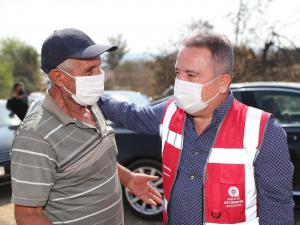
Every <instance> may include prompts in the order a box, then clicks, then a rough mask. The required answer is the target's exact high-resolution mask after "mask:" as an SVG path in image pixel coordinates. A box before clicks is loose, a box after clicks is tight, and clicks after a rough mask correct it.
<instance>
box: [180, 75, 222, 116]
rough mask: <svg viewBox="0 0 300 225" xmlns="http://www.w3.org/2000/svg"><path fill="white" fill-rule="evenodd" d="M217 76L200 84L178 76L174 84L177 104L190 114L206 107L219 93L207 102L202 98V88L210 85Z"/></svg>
mask: <svg viewBox="0 0 300 225" xmlns="http://www.w3.org/2000/svg"><path fill="white" fill-rule="evenodd" d="M217 78H218V77H216V78H215V79H213V80H211V81H209V82H207V83H206V84H199V83H194V82H189V81H184V80H180V79H178V78H176V79H175V86H174V97H175V102H176V104H177V106H178V107H179V108H181V109H183V110H184V111H185V112H187V113H189V114H193V113H196V112H198V111H200V110H202V109H205V108H206V107H207V105H208V103H209V102H210V101H211V100H213V99H214V98H215V97H217V96H218V94H219V93H217V94H216V95H215V96H214V97H212V98H211V99H209V100H208V101H206V102H205V101H203V100H202V89H203V87H204V86H206V85H208V84H209V83H211V82H212V81H214V80H216V79H217Z"/></svg>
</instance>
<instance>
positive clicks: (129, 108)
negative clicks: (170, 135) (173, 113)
mask: <svg viewBox="0 0 300 225" xmlns="http://www.w3.org/2000/svg"><path fill="white" fill-rule="evenodd" d="M98 105H99V107H100V108H101V111H102V113H103V115H104V116H105V118H106V119H109V120H111V121H113V122H114V123H117V124H122V125H123V126H124V127H125V128H127V129H129V130H132V131H135V132H139V133H148V134H153V135H158V134H159V124H160V121H161V117H162V114H163V105H157V106H154V107H152V106H145V107H137V106H136V105H135V104H128V103H126V102H119V101H116V100H115V99H112V98H108V97H101V99H99V101H98Z"/></svg>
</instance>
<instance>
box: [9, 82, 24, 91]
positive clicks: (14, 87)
mask: <svg viewBox="0 0 300 225" xmlns="http://www.w3.org/2000/svg"><path fill="white" fill-rule="evenodd" d="M20 86H21V87H24V83H23V82H16V83H15V84H14V85H13V87H12V90H13V91H15V90H16V89H17V87H20Z"/></svg>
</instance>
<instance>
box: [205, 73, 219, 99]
mask: <svg viewBox="0 0 300 225" xmlns="http://www.w3.org/2000/svg"><path fill="white" fill-rule="evenodd" d="M221 75H223V74H221ZM221 75H219V76H217V77H216V78H214V79H212V80H211V81H208V82H207V83H206V84H204V85H203V86H202V87H204V86H206V85H208V84H210V83H211V82H213V81H215V80H216V79H218V78H219V77H220V76H221ZM218 95H219V92H217V94H215V95H214V96H213V97H212V98H211V99H209V100H208V101H206V102H205V103H206V104H208V103H210V102H211V101H212V100H214V99H215V98H216V97H217V96H218Z"/></svg>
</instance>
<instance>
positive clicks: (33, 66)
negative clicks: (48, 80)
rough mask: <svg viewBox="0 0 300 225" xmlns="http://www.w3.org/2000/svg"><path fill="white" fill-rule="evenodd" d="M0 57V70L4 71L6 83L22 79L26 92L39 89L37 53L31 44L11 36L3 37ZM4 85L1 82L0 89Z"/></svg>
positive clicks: (0, 44)
mask: <svg viewBox="0 0 300 225" xmlns="http://www.w3.org/2000/svg"><path fill="white" fill-rule="evenodd" d="M0 59H1V64H0V67H1V68H0V71H1V73H3V74H4V73H5V74H6V75H5V77H6V80H9V82H6V85H11V84H12V83H13V82H18V81H22V82H24V84H25V86H26V89H27V91H28V92H32V91H36V90H39V89H40V86H41V76H40V72H39V55H38V53H37V51H36V50H35V49H34V48H33V47H32V46H29V45H27V44H25V43H24V42H22V41H19V40H17V39H13V38H7V39H3V40H1V42H0ZM3 71H5V72H3ZM0 76H3V77H4V75H0ZM8 77H10V78H8ZM4 86H5V84H4V83H2V82H1V83H0V89H2V88H4ZM5 93H7V92H5ZM3 97H5V96H3ZM6 97H8V96H6Z"/></svg>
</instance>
